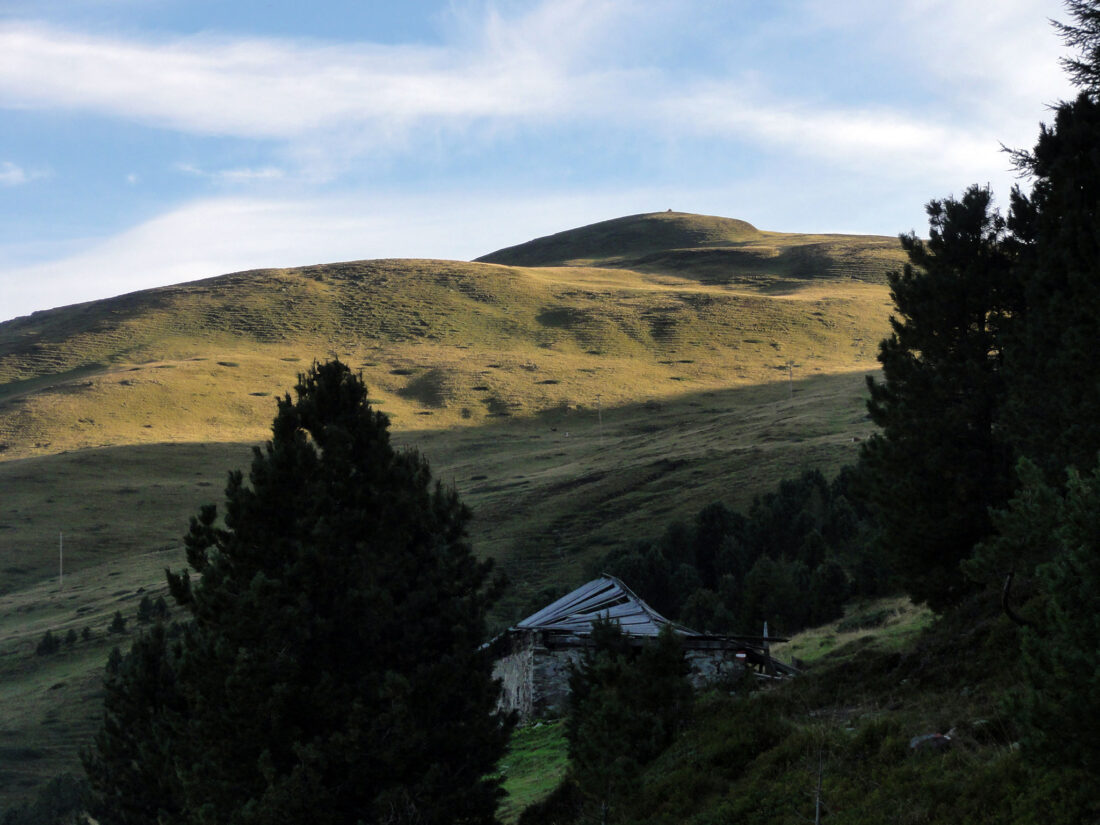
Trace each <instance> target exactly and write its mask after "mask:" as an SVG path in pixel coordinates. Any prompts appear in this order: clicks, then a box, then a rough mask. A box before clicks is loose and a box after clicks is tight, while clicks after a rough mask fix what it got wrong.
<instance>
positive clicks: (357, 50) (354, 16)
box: [0, 0, 1072, 320]
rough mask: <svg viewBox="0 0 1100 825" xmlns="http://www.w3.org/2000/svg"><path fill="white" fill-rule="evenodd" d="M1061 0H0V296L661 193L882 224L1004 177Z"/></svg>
mask: <svg viewBox="0 0 1100 825" xmlns="http://www.w3.org/2000/svg"><path fill="white" fill-rule="evenodd" d="M1062 16H1063V15H1062V9H1061V5H1060V3H1059V2H1058V0H998V2H977V0H944V1H942V2H941V0H892V2H889V3H883V2H881V0H771V1H769V2H761V0H675V1H673V0H637V2H632V1H630V0H552V2H510V1H508V0H502V1H501V2H490V1H489V0H477V1H476V2H466V0H452V1H451V2H427V1H426V0H423V1H421V2H417V1H416V0H405V2H377V1H376V0H349V1H348V2H323V1H322V2H314V3H312V4H305V3H301V2H289V1H286V2H283V1H281V0H280V1H276V0H262V1H261V0H234V2H225V0H0V320H3V319H7V318H11V317H15V316H17V315H24V314H28V313H30V312H32V311H34V310H38V309H46V308H49V307H53V306H59V305H63V304H69V303H75V302H79V301H85V300H92V299H96V298H102V297H108V296H111V295H117V294H121V293H124V292H129V291H132V290H135V289H143V288H146V287H150V286H158V285H162V284H169V283H178V282H180V281H186V280H192V279H196V278H202V277H208V276H212V275H218V274H222V273H225V272H230V271H236V270H242V269H252V268H259V267H268V266H298V265H304V264H311V263H321V262H326V261H336V260H351V259H357V258H378V257H436V258H459V259H469V258H473V257H476V256H478V255H481V254H485V253H487V252H490V251H492V250H494V249H497V248H499V247H502V246H507V245H510V244H514V243H519V242H522V241H524V240H528V239H530V238H532V237H536V236H539V235H545V234H548V233H551V232H556V231H560V230H562V229H567V228H570V227H573V226H580V225H583V224H586V223H591V222H593V221H597V220H603V219H606V218H612V217H617V216H620V215H628V214H635V213H639V212H651V211H658V210H664V209H668V208H672V209H676V210H679V211H686V212H700V213H704V214H716V215H724V216H727V217H734V218H741V219H743V220H747V221H749V222H751V223H753V224H755V225H756V226H758V227H760V228H762V229H773V230H782V231H797V232H859V233H871V234H885V235H895V234H897V233H899V232H904V231H908V230H916V231H917V232H918V233H922V232H923V231H924V229H925V227H926V223H925V219H924V217H925V216H924V211H923V206H924V204H925V203H926V202H927V201H928V200H930V199H931V198H938V197H944V196H947V195H950V194H952V193H954V194H959V193H961V192H962V190H963V189H964V188H965V187H966V186H967V185H969V184H970V183H975V182H977V183H983V184H984V183H989V184H991V185H992V186H993V188H994V191H995V193H996V195H997V197H998V200H999V202H1000V203H1002V204H1003V203H1005V202H1006V201H1007V198H1008V192H1009V188H1010V187H1011V185H1012V184H1013V182H1014V181H1015V175H1014V173H1013V172H1012V170H1011V169H1010V165H1009V163H1008V159H1007V157H1006V156H1005V154H1004V153H1003V152H1002V151H1001V145H1002V144H1004V145H1007V146H1010V147H1025V148H1026V147H1030V146H1031V145H1032V143H1033V142H1034V139H1035V136H1036V134H1037V131H1038V124H1039V122H1040V121H1042V120H1044V118H1047V117H1048V111H1047V107H1048V105H1049V104H1052V103H1055V102H1057V101H1058V100H1059V99H1062V98H1065V97H1067V96H1070V95H1071V94H1072V90H1071V89H1070V87H1069V85H1068V84H1067V82H1066V80H1065V78H1064V76H1063V73H1062V71H1061V69H1060V67H1059V65H1058V58H1059V57H1060V56H1061V55H1062V54H1063V52H1064V50H1063V48H1062V45H1061V43H1060V41H1059V40H1058V38H1057V37H1056V35H1055V33H1054V32H1053V30H1052V28H1051V26H1050V24H1049V22H1048V21H1049V19H1050V18H1060V17H1062Z"/></svg>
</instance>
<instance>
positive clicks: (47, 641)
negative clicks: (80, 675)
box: [34, 630, 61, 656]
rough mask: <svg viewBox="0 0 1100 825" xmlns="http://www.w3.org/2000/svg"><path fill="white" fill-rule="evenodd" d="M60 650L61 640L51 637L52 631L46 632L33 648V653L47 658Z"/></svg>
mask: <svg viewBox="0 0 1100 825" xmlns="http://www.w3.org/2000/svg"><path fill="white" fill-rule="evenodd" d="M60 649H61V640H60V639H58V638H57V637H56V636H54V635H53V631H52V630H47V631H46V635H45V636H43V637H42V639H41V641H39V643H38V644H37V645H36V646H35V648H34V652H35V653H36V654H37V655H39V656H49V655H51V654H53V653H57V651H58V650H60Z"/></svg>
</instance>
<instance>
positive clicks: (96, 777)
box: [81, 623, 186, 825]
mask: <svg viewBox="0 0 1100 825" xmlns="http://www.w3.org/2000/svg"><path fill="white" fill-rule="evenodd" d="M178 657H179V649H178V645H176V646H173V645H172V644H171V643H170V641H169V639H168V634H167V633H166V630H165V627H164V625H163V624H159V623H158V624H156V625H154V626H153V627H152V628H151V629H150V630H149V631H148V632H147V633H146V634H144V635H142V636H140V637H138V638H137V639H136V640H135V641H134V643H133V645H132V646H131V648H130V651H129V653H127V654H126V655H125V656H123V655H122V654H121V653H120V652H119V649H118V648H117V647H116V648H114V649H113V650H112V651H111V656H110V658H109V659H108V662H107V677H106V679H105V680H104V694H105V696H104V702H103V723H102V725H101V726H100V729H99V732H98V733H97V734H96V738H95V742H94V745H93V747H92V748H90V749H89V750H87V751H84V752H83V753H82V754H81V760H82V761H83V763H84V772H85V775H86V776H87V779H88V785H89V787H90V793H89V800H88V808H89V813H91V814H92V815H93V816H94V817H96V818H97V819H98V820H100V821H101V822H104V823H110V825H150V823H155V822H179V821H182V819H183V816H182V813H183V811H182V808H181V804H182V803H181V795H180V789H179V787H178V783H177V782H176V781H175V769H174V765H173V757H174V752H175V747H176V744H177V739H176V735H175V731H176V729H177V728H178V727H179V722H180V721H181V718H182V717H183V715H184V714H185V713H186V707H185V705H184V702H183V699H182V697H181V696H180V694H179V691H178V690H177V684H176V672H175V671H176V661H177V659H178Z"/></svg>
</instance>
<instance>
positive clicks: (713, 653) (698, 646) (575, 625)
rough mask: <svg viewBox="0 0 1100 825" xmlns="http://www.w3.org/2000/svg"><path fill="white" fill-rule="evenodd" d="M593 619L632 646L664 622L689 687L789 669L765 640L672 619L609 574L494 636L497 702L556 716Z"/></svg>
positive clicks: (522, 714)
mask: <svg viewBox="0 0 1100 825" xmlns="http://www.w3.org/2000/svg"><path fill="white" fill-rule="evenodd" d="M597 619H608V620H611V621H615V622H618V624H619V626H620V627H621V628H622V631H623V634H624V635H625V636H626V637H627V638H628V639H631V640H632V641H634V642H635V643H636V644H639V645H640V644H643V643H644V642H645V641H646V640H649V639H653V638H654V637H656V636H657V634H658V633H660V632H661V629H662V628H663V627H665V626H666V625H668V626H671V627H672V629H673V631H674V632H676V633H677V634H679V635H680V637H681V641H682V644H683V648H684V656H685V658H686V659H687V661H688V664H689V666H690V667H691V673H690V675H689V679H690V680H691V683H692V685H693V686H694V687H696V688H699V687H704V686H706V685H709V684H713V683H715V682H717V681H719V680H725V679H735V678H738V677H739V676H740V675H741V674H742V673H743V672H744V671H745V670H746V669H748V670H750V671H752V672H754V673H756V674H758V675H759V677H760V678H782V677H783V676H787V675H792V674H793V673H795V672H796V671H795V669H794V668H793V667H791V666H790V665H786V664H783V663H781V662H779V661H777V660H775V659H773V658H772V657H771V656H770V655H769V653H768V643H769V642H770V641H785V640H782V639H770V640H769V639H767V638H764V637H749V636H716V635H711V634H706V633H699V632H697V631H695V630H692V629H690V628H687V627H684V626H683V625H680V624H676V623H675V622H671V621H669V620H668V619H666V618H665V617H664V616H662V615H661V614H660V613H658V612H657V611H656V610H654V609H653V608H652V607H650V606H649V605H647V604H646V603H645V602H644V601H642V599H641V598H639V597H638V596H637V595H636V594H635V593H634V592H633V591H631V590H630V588H629V587H627V586H626V585H625V584H623V583H622V582H621V581H619V580H618V579H617V578H615V577H614V576H607V575H604V576H601V577H600V578H598V579H594V580H593V581H590V582H588V583H587V584H585V585H582V586H581V587H578V588H577V589H576V590H574V591H573V592H572V593H569V594H568V595H565V596H562V597H561V598H560V599H558V600H557V601H556V602H554V603H553V604H550V605H547V606H546V607H544V608H543V609H542V610H540V611H538V612H537V613H534V614H532V615H530V616H528V617H527V618H526V619H524V620H523V621H521V622H519V623H518V624H517V625H515V626H514V627H511V628H509V629H508V630H507V632H505V633H504V634H502V635H501V636H499V637H498V638H497V639H495V640H494V642H493V645H494V647H495V648H496V650H497V651H498V654H497V655H498V658H497V661H496V665H495V668H494V671H493V675H494V677H495V678H497V679H500V680H501V682H502V683H503V690H502V691H501V702H500V704H501V706H502V707H503V708H505V709H506V710H514V711H516V712H517V713H518V714H519V718H520V720H521V721H526V720H529V719H532V718H539V717H547V716H550V717H552V716H559V715H561V714H562V713H564V712H565V711H566V709H567V706H568V701H569V667H570V664H576V663H577V662H579V661H580V659H581V657H582V656H583V655H584V651H585V649H586V648H588V647H590V646H591V639H590V637H591V634H592V624H593V622H595V621H596V620H597Z"/></svg>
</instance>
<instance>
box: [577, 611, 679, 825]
mask: <svg viewBox="0 0 1100 825" xmlns="http://www.w3.org/2000/svg"><path fill="white" fill-rule="evenodd" d="M592 643H593V648H592V649H591V650H590V651H588V652H587V653H586V655H585V658H584V659H583V661H582V662H581V664H580V665H579V666H578V667H577V668H575V669H574V671H573V674H572V676H571V678H570V690H571V697H572V700H571V701H572V705H571V710H570V715H569V719H568V722H567V736H568V740H569V759H570V763H571V766H572V771H573V776H574V777H575V779H576V782H577V784H578V786H579V788H580V790H581V792H582V795H583V797H584V798H585V800H586V801H587V803H588V808H589V810H590V812H591V813H592V814H593V815H594V818H595V819H596V820H597V821H600V822H607V821H608V820H609V819H610V818H612V815H613V811H614V809H615V807H616V805H617V803H618V802H619V801H620V800H621V799H623V798H624V797H625V796H626V795H628V794H629V793H631V792H632V791H633V783H634V782H635V781H636V779H637V777H638V775H639V773H640V771H641V769H642V767H643V766H644V765H646V764H647V763H648V762H650V761H652V760H653V759H654V758H655V757H656V756H658V755H659V754H660V753H661V752H662V751H663V750H664V749H665V748H667V747H668V746H669V744H671V742H672V740H673V739H674V738H675V736H676V734H677V733H678V732H679V731H680V729H681V727H682V726H683V725H684V723H685V722H686V720H687V717H688V713H689V711H690V707H691V699H692V694H691V686H690V684H689V683H688V681H687V673H688V668H687V663H686V662H685V660H684V655H683V650H682V649H681V647H680V642H679V639H678V638H677V636H676V634H675V633H674V632H673V631H672V630H671V628H668V627H666V628H665V629H664V630H663V631H662V632H661V634H660V635H659V636H658V637H657V639H655V640H652V641H651V642H648V643H647V644H644V645H642V646H641V647H640V648H639V647H636V646H634V645H633V644H632V643H631V642H630V640H628V639H627V638H626V637H625V636H624V635H623V634H622V631H621V630H620V629H619V626H618V625H617V624H616V623H614V622H597V623H596V625H595V627H594V629H593V633H592Z"/></svg>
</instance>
